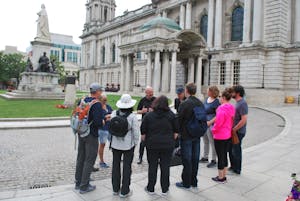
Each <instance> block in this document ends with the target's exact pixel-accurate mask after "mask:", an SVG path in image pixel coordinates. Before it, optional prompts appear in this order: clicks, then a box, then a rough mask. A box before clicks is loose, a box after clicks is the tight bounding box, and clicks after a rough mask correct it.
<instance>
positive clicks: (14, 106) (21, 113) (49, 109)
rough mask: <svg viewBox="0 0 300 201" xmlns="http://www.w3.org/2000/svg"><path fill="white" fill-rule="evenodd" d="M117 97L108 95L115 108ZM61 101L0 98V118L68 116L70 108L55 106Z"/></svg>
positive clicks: (137, 98) (138, 98)
mask: <svg viewBox="0 0 300 201" xmlns="http://www.w3.org/2000/svg"><path fill="white" fill-rule="evenodd" d="M1 92H2V91H1ZM1 92H0V93H1ZM80 96H82V95H80ZM119 98H120V96H119V95H108V101H109V104H110V105H111V106H112V107H113V109H116V106H115V105H116V102H117V101H118V100H119ZM133 98H134V99H136V100H137V101H139V100H140V99H141V98H140V97H133ZM62 103H63V101H62V100H5V99H3V98H0V111H1V112H0V118H31V117H64V116H70V114H71V111H72V109H58V108H56V107H55V106H56V105H58V104H62Z"/></svg>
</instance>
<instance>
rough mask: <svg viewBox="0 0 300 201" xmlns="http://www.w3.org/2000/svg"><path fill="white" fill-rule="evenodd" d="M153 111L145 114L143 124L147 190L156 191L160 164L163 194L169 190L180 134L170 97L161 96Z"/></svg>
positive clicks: (151, 192) (156, 101)
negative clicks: (169, 102) (169, 101)
mask: <svg viewBox="0 0 300 201" xmlns="http://www.w3.org/2000/svg"><path fill="white" fill-rule="evenodd" d="M152 108H153V110H154V111H153V112H150V113H148V114H146V115H145V117H144V119H143V121H142V125H141V134H142V140H143V141H145V143H146V148H147V159H148V164H149V169H148V185H147V186H146V187H145V191H146V192H148V193H149V194H153V193H154V186H155V184H156V177H157V167H158V164H160V170H161V179H160V181H161V188H162V194H166V193H167V192H168V191H169V185H170V181H169V177H170V163H171V159H172V153H173V149H174V145H175V139H176V138H177V136H178V134H177V133H178V129H177V127H176V126H177V125H176V122H175V114H174V113H173V112H172V111H171V110H170V108H169V106H168V98H167V97H166V96H160V97H159V98H157V99H156V100H155V101H154V102H153V105H152Z"/></svg>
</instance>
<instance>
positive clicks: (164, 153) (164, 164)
mask: <svg viewBox="0 0 300 201" xmlns="http://www.w3.org/2000/svg"><path fill="white" fill-rule="evenodd" d="M172 153H173V149H147V160H148V164H149V168H148V185H147V188H148V190H149V191H150V192H154V187H155V184H156V179H157V168H158V164H160V172H161V176H160V185H161V188H162V192H163V193H165V192H167V191H168V190H169V186H170V164H171V159H172Z"/></svg>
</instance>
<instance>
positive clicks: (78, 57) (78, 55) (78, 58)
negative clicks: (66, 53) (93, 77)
mask: <svg viewBox="0 0 300 201" xmlns="http://www.w3.org/2000/svg"><path fill="white" fill-rule="evenodd" d="M80 60H81V51H80V52H78V53H77V65H78V66H80Z"/></svg>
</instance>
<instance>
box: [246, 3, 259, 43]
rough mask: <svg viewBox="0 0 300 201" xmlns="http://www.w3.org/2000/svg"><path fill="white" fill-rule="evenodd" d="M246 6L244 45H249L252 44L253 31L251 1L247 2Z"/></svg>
mask: <svg viewBox="0 0 300 201" xmlns="http://www.w3.org/2000/svg"><path fill="white" fill-rule="evenodd" d="M260 1H261V0H260ZM244 4H245V7H244V27H243V44H249V43H250V31H251V30H250V28H251V0H245V3H244ZM254 10H255V9H254Z"/></svg>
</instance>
